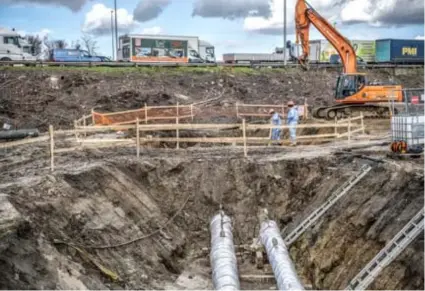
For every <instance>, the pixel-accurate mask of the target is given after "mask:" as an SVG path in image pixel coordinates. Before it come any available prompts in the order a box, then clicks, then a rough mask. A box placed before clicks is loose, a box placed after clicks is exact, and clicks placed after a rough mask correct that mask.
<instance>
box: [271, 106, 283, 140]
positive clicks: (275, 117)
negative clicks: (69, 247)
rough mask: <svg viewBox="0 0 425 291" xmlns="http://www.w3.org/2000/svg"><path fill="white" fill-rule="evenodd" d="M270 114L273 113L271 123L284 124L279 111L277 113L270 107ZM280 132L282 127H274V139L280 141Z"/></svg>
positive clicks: (272, 137)
mask: <svg viewBox="0 0 425 291" xmlns="http://www.w3.org/2000/svg"><path fill="white" fill-rule="evenodd" d="M269 114H270V115H271V123H272V124H273V125H277V126H281V125H282V119H281V118H280V115H279V113H277V112H276V111H275V110H274V109H270V111H269ZM280 132H281V129H280V128H279V127H276V128H273V129H272V136H271V139H272V141H278V140H280Z"/></svg>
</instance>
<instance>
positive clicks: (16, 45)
mask: <svg viewBox="0 0 425 291" xmlns="http://www.w3.org/2000/svg"><path fill="white" fill-rule="evenodd" d="M35 60H36V57H35V56H34V55H33V54H32V53H31V45H30V44H29V43H28V42H27V40H26V39H24V38H23V37H21V36H20V35H19V33H17V32H16V31H15V30H14V29H12V30H10V29H7V28H0V61H35Z"/></svg>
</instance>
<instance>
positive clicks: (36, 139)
mask: <svg viewBox="0 0 425 291" xmlns="http://www.w3.org/2000/svg"><path fill="white" fill-rule="evenodd" d="M47 140H49V136H39V137H33V138H25V139H22V140H17V141H10V142H3V143H0V149H5V148H10V147H14V146H19V145H24V144H30V143H36V142H41V141H47Z"/></svg>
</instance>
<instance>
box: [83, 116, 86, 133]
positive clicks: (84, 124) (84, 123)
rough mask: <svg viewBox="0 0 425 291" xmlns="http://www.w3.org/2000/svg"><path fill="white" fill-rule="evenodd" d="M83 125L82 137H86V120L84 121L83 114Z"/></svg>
mask: <svg viewBox="0 0 425 291" xmlns="http://www.w3.org/2000/svg"><path fill="white" fill-rule="evenodd" d="M83 126H84V137H87V133H86V126H87V122H86V118H85V117H84V116H83Z"/></svg>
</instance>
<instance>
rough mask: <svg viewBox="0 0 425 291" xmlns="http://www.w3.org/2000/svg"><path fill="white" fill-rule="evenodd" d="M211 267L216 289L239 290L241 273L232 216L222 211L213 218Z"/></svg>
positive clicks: (211, 224)
mask: <svg viewBox="0 0 425 291" xmlns="http://www.w3.org/2000/svg"><path fill="white" fill-rule="evenodd" d="M210 232H211V253H210V260H211V268H212V281H213V285H214V289H215V290H239V286H240V285H239V273H238V266H237V260H236V254H235V247H234V244H233V235H232V225H231V219H230V217H228V216H226V215H225V214H224V212H222V211H220V213H219V214H217V215H215V216H214V217H213V218H212V219H211V223H210Z"/></svg>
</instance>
